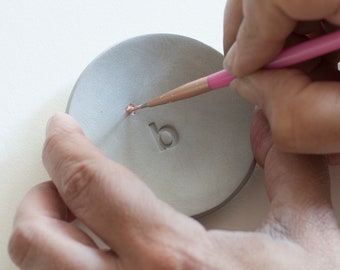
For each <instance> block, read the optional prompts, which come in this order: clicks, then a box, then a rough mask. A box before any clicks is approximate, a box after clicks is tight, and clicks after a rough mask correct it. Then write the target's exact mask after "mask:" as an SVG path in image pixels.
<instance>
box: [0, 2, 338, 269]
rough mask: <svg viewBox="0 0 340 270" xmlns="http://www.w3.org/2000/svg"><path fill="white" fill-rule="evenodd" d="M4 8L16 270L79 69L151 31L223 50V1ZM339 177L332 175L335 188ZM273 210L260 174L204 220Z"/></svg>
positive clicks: (3, 85)
mask: <svg viewBox="0 0 340 270" xmlns="http://www.w3.org/2000/svg"><path fill="white" fill-rule="evenodd" d="M0 4H1V5H0V6H1V8H0V110H1V113H0V123H1V128H0V176H1V177H0V181H1V186H0V269H4V270H6V269H16V267H15V266H14V265H13V264H12V263H11V262H10V259H9V257H8V255H7V242H8V238H9V235H10V232H11V227H12V222H13V217H14V214H15V210H16V208H17V206H18V204H19V202H20V200H21V199H22V197H23V196H24V194H25V193H26V192H27V191H28V190H29V189H30V187H32V186H33V185H35V184H37V183H39V182H42V181H45V180H48V175H47V173H46V172H45V170H44V168H43V166H42V163H41V157H40V153H41V149H42V145H43V141H44V133H45V123H46V122H47V120H48V118H49V117H50V116H51V115H53V114H54V113H55V112H57V111H64V110H65V108H66V103H67V100H68V97H69V95H70V92H71V90H72V87H73V85H74V83H75V81H76V80H77V78H78V76H79V74H80V73H81V71H82V70H83V69H84V68H85V67H86V65H87V64H88V63H89V62H90V61H92V59H93V58H94V57H96V56H97V55H98V54H100V53H101V52H102V51H103V50H105V49H107V48H108V47H110V46H112V45H114V44H115V43H117V42H120V41H122V40H125V39H127V38H130V37H133V36H138V35H143V34H149V33H175V34H180V35H185V36H188V37H192V38H195V39H198V40H200V41H202V42H204V43H206V44H208V45H210V46H212V47H214V48H215V49H217V50H218V51H220V52H222V26H223V23H222V22H223V9H224V4H225V0H214V1H203V0H200V1H197V0H162V1H159V0H148V1H140V0H96V1H94V0H92V1H91V0H68V1H66V0H59V1H55V0H31V1H27V0H11V1H10V0H0ZM337 171H338V172H340V170H339V168H335V169H333V171H332V173H333V179H334V180H335V181H334V182H335V183H336V184H337V182H339V181H337V180H338V179H336V178H339V177H338V175H339V173H337ZM336 175H337V176H336ZM336 189H337V190H340V187H339V186H338V187H336ZM338 205H339V204H338ZM267 208H268V203H267V198H266V194H265V191H264V187H263V173H262V171H261V170H260V169H259V168H256V170H255V172H254V174H253V176H252V178H251V179H250V181H249V182H248V184H247V185H246V186H245V187H244V189H243V190H242V191H241V192H240V193H239V194H238V195H237V196H236V197H235V198H234V199H233V200H232V201H231V202H230V203H228V204H227V205H226V206H225V207H223V208H222V209H220V210H219V211H217V212H215V213H213V214H211V215H209V216H207V217H204V218H201V221H202V222H203V223H204V224H205V225H206V226H207V227H208V228H224V229H247V230H248V229H253V228H255V226H256V224H258V222H259V221H260V220H261V218H262V217H263V216H264V215H265V213H266V211H267Z"/></svg>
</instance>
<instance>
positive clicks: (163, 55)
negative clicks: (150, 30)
mask: <svg viewBox="0 0 340 270" xmlns="http://www.w3.org/2000/svg"><path fill="white" fill-rule="evenodd" d="M222 60H223V56H222V55H221V54H220V53H219V52H217V51H215V50H214V49H212V48H210V47H209V46H207V45H205V44H203V43H201V42H198V41H196V40H193V39H190V38H187V37H183V36H178V35H172V34H154V35H147V36H140V37H136V38H133V39H129V40H127V41H124V42H122V43H119V44H117V45H115V46H113V47H112V48H110V49H109V50H107V51H106V52H104V53H103V54H101V55H100V56H98V57H97V58H96V59H95V60H94V61H93V62H92V63H90V64H89V66H88V67H87V68H86V69H85V70H84V72H83V73H82V74H81V76H80V78H79V80H78V82H77V83H76V85H75V87H74V89H73V92H72V95H71V97H70V99H69V104H68V107H67V112H68V113H69V114H70V115H72V116H73V117H74V118H75V119H76V120H77V121H78V122H79V123H80V125H81V127H82V128H83V130H84V132H85V134H86V135H87V136H88V138H89V139H90V140H91V141H92V142H93V143H94V144H95V145H96V146H97V147H98V148H99V149H101V151H102V152H104V154H105V155H107V156H108V157H109V158H111V159H112V160H115V161H117V162H119V163H121V164H123V165H125V166H126V167H127V168H129V169H130V170H132V171H133V172H135V173H136V174H137V175H139V176H140V178H141V179H142V180H143V181H145V183H146V184H147V185H148V186H149V187H150V188H151V189H152V191H153V192H154V193H155V194H156V195H157V196H158V197H159V198H160V199H162V200H163V201H165V202H167V203H169V204H170V205H172V206H173V207H174V208H176V209H177V210H179V211H181V212H183V213H184V214H186V215H190V216H197V215H202V214H205V213H208V212H210V211H212V210H214V209H216V208H218V207H220V206H221V205H223V204H224V203H226V202H227V201H228V200H230V198H232V197H233V196H234V195H235V194H236V193H237V192H238V191H239V190H240V189H241V187H242V186H243V185H244V183H245V182H246V181H247V179H248V178H249V176H250V174H251V172H252V170H253V168H254V160H253V156H252V152H251V148H250V143H249V128H250V121H251V117H252V111H253V107H252V106H251V105H250V104H249V103H247V102H246V101H244V100H243V99H241V98H240V97H239V96H238V95H237V94H236V93H234V92H233V91H230V90H228V89H220V90H214V91H213V92H210V93H207V94H204V95H201V96H198V97H194V98H191V99H188V100H183V101H179V102H176V103H171V104H167V105H163V106H159V107H155V108H147V109H143V110H141V111H138V113H137V114H136V115H134V116H127V115H126V114H125V112H124V109H125V107H126V106H127V105H128V104H129V103H130V102H133V103H136V104H138V103H143V102H145V101H147V100H148V99H150V98H152V97H155V96H157V95H159V94H161V93H164V92H166V91H168V90H170V89H172V88H174V87H177V86H179V85H181V84H184V83H186V82H189V81H192V80H194V79H197V78H200V77H203V76H206V75H209V74H211V73H213V72H216V71H218V70H220V69H222Z"/></svg>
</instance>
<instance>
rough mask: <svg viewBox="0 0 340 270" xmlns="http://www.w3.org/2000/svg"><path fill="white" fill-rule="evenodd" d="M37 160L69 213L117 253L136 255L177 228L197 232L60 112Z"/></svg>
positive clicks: (187, 233)
mask: <svg viewBox="0 0 340 270" xmlns="http://www.w3.org/2000/svg"><path fill="white" fill-rule="evenodd" d="M43 161H44V165H45V167H46V169H47V171H48V173H49V174H50V176H51V178H52V181H53V183H54V184H55V186H56V187H57V189H58V192H59V194H60V196H61V198H62V199H63V201H64V202H65V204H66V205H67V206H68V207H69V209H70V210H71V211H72V213H73V214H74V215H75V216H76V217H77V218H78V219H79V220H81V221H82V222H83V223H84V224H85V225H87V226H88V227H89V228H90V229H91V230H92V231H93V232H94V233H95V234H96V235H98V236H99V237H100V238H101V239H102V240H103V241H104V242H105V243H106V244H108V245H109V246H110V247H111V248H112V249H113V250H114V251H115V252H116V253H117V254H118V256H122V257H125V256H127V257H129V256H131V254H133V255H135V256H139V255H138V254H140V253H141V252H140V251H141V249H146V248H151V245H154V246H155V245H157V244H159V243H160V241H161V240H162V237H161V235H165V234H166V235H168V236H169V237H170V238H172V237H174V235H176V234H183V233H182V230H183V228H188V230H187V231H186V232H185V234H186V235H185V237H184V236H183V239H184V238H186V239H188V238H190V237H191V236H192V234H194V233H197V231H202V230H203V227H201V226H200V225H199V224H198V223H196V222H194V221H193V220H192V219H189V218H187V217H185V216H184V215H181V214H180V213H178V212H176V211H175V210H173V209H172V208H171V207H170V206H168V205H167V204H165V203H163V202H161V201H160V200H158V199H157V198H156V196H155V195H154V194H153V193H152V192H151V191H150V190H149V189H148V187H147V186H146V185H145V184H144V183H143V182H142V181H141V180H140V179H139V178H138V177H137V176H136V175H134V174H133V173H132V172H130V171H129V170H127V169H126V168H125V167H123V166H121V165H119V164H117V163H115V162H113V161H112V160H110V159H108V158H106V157H105V156H104V155H103V154H102V153H101V152H100V151H99V150H98V149H97V148H95V147H94V146H93V145H92V144H91V143H90V142H89V140H88V139H87V138H86V137H85V136H84V134H83V132H82V131H81V129H80V127H79V125H78V124H77V123H76V121H75V120H74V119H73V118H72V117H70V116H68V115H66V114H57V115H55V116H54V117H53V118H52V119H51V121H50V124H49V126H48V128H47V135H46V143H45V147H44V151H43ZM174 224H177V226H174ZM189 229H190V230H189ZM190 235H191V236H190ZM146 242H148V244H149V245H148V246H146V245H145V243H146ZM143 253H144V254H146V251H145V250H144V252H142V254H143Z"/></svg>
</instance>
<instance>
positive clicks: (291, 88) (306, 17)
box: [224, 0, 340, 154]
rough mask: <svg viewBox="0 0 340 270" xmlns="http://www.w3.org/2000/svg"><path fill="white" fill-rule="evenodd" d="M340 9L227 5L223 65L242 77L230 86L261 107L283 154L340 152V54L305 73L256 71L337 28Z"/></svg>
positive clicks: (260, 0) (334, 0) (264, 2)
mask: <svg viewBox="0 0 340 270" xmlns="http://www.w3.org/2000/svg"><path fill="white" fill-rule="evenodd" d="M339 5H340V2H339V1H338V0H325V1H313V2H311V1H308V0H293V1H279V0H274V1H269V0H257V1H247V0H228V2H227V5H226V9H225V23H224V49H225V52H227V56H226V59H225V62H224V65H225V68H227V69H229V70H230V71H231V72H232V73H233V74H234V75H236V76H237V77H239V78H240V79H237V80H235V81H234V82H233V83H232V85H231V86H232V88H234V89H235V90H236V91H237V92H238V93H239V94H240V95H241V96H243V97H244V98H246V99H248V100H249V101H251V102H253V103H255V104H257V105H258V106H259V107H260V108H262V109H263V111H264V113H265V115H266V117H267V119H268V121H269V123H270V127H271V132H272V134H273V140H274V144H275V145H276V147H278V148H279V149H280V150H284V151H288V152H298V153H318V154H325V153H337V152H340V139H339V138H340V121H339V115H340V83H339V81H340V76H339V75H340V74H339V72H338V70H337V67H338V62H339V61H340V53H339V52H335V53H332V54H330V55H328V56H326V57H323V58H322V59H318V60H317V61H309V62H308V63H304V64H303V65H298V67H299V68H300V69H301V70H302V71H301V70H300V71H297V70H292V69H286V70H276V71H268V70H267V71H264V70H262V71H259V72H255V71H256V70H258V69H260V68H261V67H263V66H265V65H266V64H267V63H269V62H270V61H271V60H273V58H274V57H275V56H276V55H277V54H278V53H279V52H280V51H281V50H282V48H283V47H285V46H287V45H291V44H292V43H296V42H300V41H301V40H305V39H306V38H309V37H310V36H313V35H321V34H323V33H324V32H328V31H332V30H334V29H335V28H336V27H335V26H334V25H337V26H339V25H340V12H339V10H340V9H339ZM307 21H308V22H307ZM306 34H308V35H306ZM287 43H289V44H287ZM254 72H255V73H254Z"/></svg>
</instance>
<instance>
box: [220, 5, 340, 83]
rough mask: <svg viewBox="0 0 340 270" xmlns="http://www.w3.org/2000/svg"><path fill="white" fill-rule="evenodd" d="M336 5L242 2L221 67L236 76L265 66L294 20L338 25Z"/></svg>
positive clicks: (292, 27) (282, 42) (285, 36)
mask: <svg viewBox="0 0 340 270" xmlns="http://www.w3.org/2000/svg"><path fill="white" fill-rule="evenodd" d="M306 6H308V8H307V9H306V8H305V7H306ZM338 6H339V0H331V1H326V2H325V1H324V2H320V1H312V2H311V1H306V0H304V1H280V0H276V1H270V0H260V1H249V0H246V1H244V3H243V12H244V14H243V15H244V17H243V21H242V23H241V26H240V28H239V31H238V33H237V38H236V41H235V43H234V44H233V45H232V47H231V49H230V50H229V52H228V54H227V57H226V60H225V62H224V66H225V67H226V68H227V69H229V70H230V71H231V72H232V73H233V74H234V75H236V76H244V75H245V74H248V73H251V72H253V71H255V70H257V69H259V68H261V67H263V66H265V64H267V63H268V62H270V60H271V59H273V58H274V57H275V56H276V55H277V54H278V53H279V52H280V51H281V50H282V48H283V46H284V43H285V40H286V38H287V37H288V36H289V34H290V33H291V32H292V31H293V30H294V28H295V26H296V23H297V21H298V20H306V21H307V20H322V19H327V20H329V21H331V22H333V23H335V24H337V25H339V24H340V16H339V12H338V11H339V9H338Z"/></svg>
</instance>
